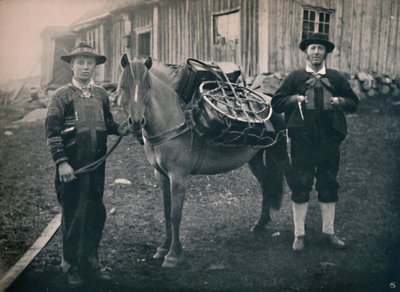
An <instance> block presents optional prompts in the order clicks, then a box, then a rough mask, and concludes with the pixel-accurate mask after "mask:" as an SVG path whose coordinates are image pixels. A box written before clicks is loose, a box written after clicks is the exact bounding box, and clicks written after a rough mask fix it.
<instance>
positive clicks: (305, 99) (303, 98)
mask: <svg viewBox="0 0 400 292" xmlns="http://www.w3.org/2000/svg"><path fill="white" fill-rule="evenodd" d="M303 101H306V102H307V98H306V97H305V96H304V95H297V102H303Z"/></svg>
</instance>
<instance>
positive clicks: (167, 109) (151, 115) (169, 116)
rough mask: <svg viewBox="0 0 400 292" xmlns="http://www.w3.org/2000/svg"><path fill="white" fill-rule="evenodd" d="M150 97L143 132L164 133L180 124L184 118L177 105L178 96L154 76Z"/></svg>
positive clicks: (151, 133)
mask: <svg viewBox="0 0 400 292" xmlns="http://www.w3.org/2000/svg"><path fill="white" fill-rule="evenodd" d="M151 77H152V89H151V96H150V98H149V101H148V109H147V111H146V127H145V130H146V131H147V132H148V134H149V135H157V134H159V133H162V132H166V131H168V130H171V129H172V128H175V127H177V126H179V125H180V124H182V123H183V122H184V121H185V116H184V114H183V112H182V109H181V108H180V106H179V103H178V99H177V97H178V94H177V93H176V92H175V91H174V90H173V89H172V88H171V87H170V86H169V84H165V82H163V81H162V80H160V79H159V78H158V77H157V76H155V75H154V74H152V75H151Z"/></svg>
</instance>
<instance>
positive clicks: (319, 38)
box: [300, 33, 335, 54]
mask: <svg viewBox="0 0 400 292" xmlns="http://www.w3.org/2000/svg"><path fill="white" fill-rule="evenodd" d="M311 44H321V45H324V46H325V48H326V53H327V54H328V53H330V52H332V51H333V49H334V48H335V45H334V44H333V43H331V42H330V41H329V39H328V36H327V35H325V34H322V33H313V34H311V35H310V36H309V37H308V38H306V39H304V40H302V41H301V42H300V49H301V50H302V51H305V50H306V49H307V47H308V46H309V45H311Z"/></svg>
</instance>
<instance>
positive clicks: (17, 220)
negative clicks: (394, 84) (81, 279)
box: [0, 100, 400, 292]
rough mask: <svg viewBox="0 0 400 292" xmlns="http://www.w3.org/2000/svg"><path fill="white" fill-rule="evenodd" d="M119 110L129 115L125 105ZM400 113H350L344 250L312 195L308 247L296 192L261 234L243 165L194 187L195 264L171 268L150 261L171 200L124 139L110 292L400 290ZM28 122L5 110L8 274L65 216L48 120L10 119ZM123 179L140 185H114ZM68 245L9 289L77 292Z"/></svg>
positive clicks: (187, 226)
mask: <svg viewBox="0 0 400 292" xmlns="http://www.w3.org/2000/svg"><path fill="white" fill-rule="evenodd" d="M114 114H115V117H116V120H117V121H121V120H122V119H123V115H122V113H121V111H120V110H118V109H114ZM399 114H400V112H396V111H394V110H393V108H392V107H391V106H389V103H388V102H385V101H382V100H368V101H365V100H364V101H362V102H361V104H360V107H359V111H358V112H357V113H356V114H351V115H348V116H347V121H348V125H349V135H348V137H347V139H346V140H345V142H344V143H343V144H342V148H341V154H342V158H341V170H340V173H339V181H340V184H341V189H340V201H339V203H338V205H337V216H336V231H337V233H338V234H339V236H341V237H343V238H345V240H346V242H347V243H348V248H347V249H346V250H344V251H336V250H331V249H329V248H328V247H326V246H324V245H323V244H322V241H321V237H320V230H321V219H320V212H319V208H318V203H317V201H316V198H315V196H313V198H312V200H311V202H310V210H309V213H308V218H307V222H306V223H307V226H306V230H307V239H308V240H307V242H306V243H307V246H306V249H305V250H304V251H303V252H302V253H299V254H294V253H293V252H292V250H291V243H292V240H293V235H292V228H293V226H292V217H291V208H290V194H289V191H288V189H287V188H286V190H285V194H284V199H283V205H282V208H281V209H280V210H279V211H276V212H274V214H273V222H272V223H271V224H270V225H269V227H268V228H267V230H266V232H265V234H264V235H262V236H259V237H254V236H253V234H252V233H251V232H250V228H251V227H252V224H253V223H254V222H255V221H256V219H257V216H258V214H259V211H260V210H259V209H260V199H261V198H260V194H259V189H258V185H257V183H256V180H255V179H254V178H253V177H252V176H251V174H250V171H249V170H248V168H247V166H244V167H242V168H239V169H237V170H235V171H232V172H230V173H226V174H220V175H215V176H202V177H194V178H193V179H192V180H190V181H189V183H188V191H187V196H186V201H185V205H184V213H183V221H182V225H181V231H182V243H183V244H184V250H185V258H186V263H185V264H184V265H183V266H182V267H181V268H177V269H172V270H171V269H163V268H161V262H160V261H159V260H154V259H152V255H153V254H154V253H155V250H156V248H157V246H158V245H159V244H161V242H162V239H163V235H164V215H163V203H162V196H161V193H160V191H159V188H158V186H157V184H156V181H155V179H154V177H153V172H152V168H151V167H150V165H149V164H148V162H147V160H146V158H145V156H144V153H143V150H142V146H140V145H139V144H138V143H137V142H136V141H135V140H134V139H133V138H132V137H128V138H126V139H124V140H123V141H122V143H121V145H120V146H119V147H118V148H117V149H116V151H115V152H114V153H113V154H112V155H111V156H110V158H109V160H108V162H107V178H106V188H105V195H104V200H105V203H106V207H107V210H108V219H107V223H106V228H105V231H104V236H103V240H102V243H101V249H100V257H101V262H102V264H103V265H104V266H105V267H106V268H107V270H108V271H109V273H110V275H111V276H112V281H111V282H110V283H107V284H105V285H104V287H103V290H102V291H221V290H225V291H233V290H234V291H374V292H375V291H399V290H400V276H399V274H400V230H399V222H400V220H399V219H400V218H399V217H400V215H399V207H400V203H399V201H400V198H399V185H400V182H399V174H400V168H399V165H400V131H399V129H400V119H399ZM21 116H22V113H21V111H17V110H11V109H9V108H7V109H4V108H3V109H1V113H0V121H1V122H0V123H1V124H0V135H1V140H0V161H1V164H0V165H1V166H0V251H1V252H0V276H1V275H3V274H4V272H5V271H6V270H7V269H8V268H10V267H11V266H12V265H13V264H14V263H15V261H16V260H17V259H18V258H19V257H20V256H22V254H23V253H24V252H25V251H26V250H27V249H28V248H29V247H30V245H31V244H32V243H33V242H34V241H35V240H36V239H37V237H38V236H39V235H40V233H41V232H42V231H43V229H44V228H45V227H46V225H47V224H48V223H49V222H50V221H51V219H52V218H53V217H54V216H55V215H56V214H57V213H59V212H60V208H59V205H58V202H57V200H56V197H55V194H54V188H53V183H52V181H53V175H54V166H53V163H52V161H51V158H50V155H49V152H48V150H47V146H46V142H45V137H44V130H43V129H44V125H43V121H39V122H33V123H29V124H18V125H17V126H14V127H13V126H12V124H11V123H10V121H12V120H15V119H17V118H20V117H21ZM5 131H11V132H13V135H12V136H5V135H4V133H5ZM113 141H115V137H111V138H110V139H109V143H110V144H111V143H112V142H113ZM117 178H125V179H128V180H130V181H132V185H119V184H116V183H114V181H115V179H117ZM60 249H61V245H60V232H57V234H56V235H55V237H54V238H53V239H52V240H51V242H50V243H49V244H48V245H47V246H46V248H45V249H44V250H43V251H42V252H41V253H40V254H39V256H38V257H37V258H36V259H35V260H34V261H33V263H32V264H31V265H30V266H29V268H28V269H27V270H26V271H25V272H24V273H23V274H22V275H21V277H20V278H19V279H18V280H17V281H16V282H15V283H14V284H13V285H12V286H11V287H10V289H9V291H68V289H67V288H66V281H65V279H64V277H63V274H62V273H61V271H60V268H59V266H58V265H59V263H60V260H61V258H60Z"/></svg>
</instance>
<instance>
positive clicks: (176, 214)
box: [162, 176, 186, 268]
mask: <svg viewBox="0 0 400 292" xmlns="http://www.w3.org/2000/svg"><path fill="white" fill-rule="evenodd" d="M170 187H171V199H172V201H171V222H172V242H171V246H170V249H169V252H168V254H167V255H166V256H165V258H164V262H163V264H162V267H163V268H174V267H177V266H178V265H179V264H180V263H181V262H182V260H183V249H182V244H181V241H180V232H179V228H180V225H181V219H182V208H183V202H184V200H185V190H186V183H185V179H184V178H183V177H182V176H178V177H176V176H175V177H172V178H171V177H170Z"/></svg>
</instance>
